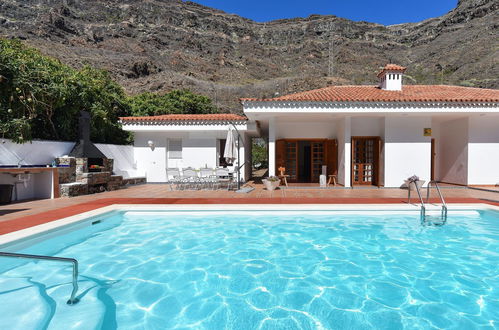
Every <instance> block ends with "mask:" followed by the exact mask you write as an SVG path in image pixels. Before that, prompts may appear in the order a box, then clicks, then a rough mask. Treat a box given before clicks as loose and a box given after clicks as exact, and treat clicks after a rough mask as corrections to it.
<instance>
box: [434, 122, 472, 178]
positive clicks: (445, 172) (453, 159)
mask: <svg viewBox="0 0 499 330" xmlns="http://www.w3.org/2000/svg"><path fill="white" fill-rule="evenodd" d="M468 126H469V123H468V118H461V119H455V120H450V121H445V122H442V123H441V124H440V127H439V131H440V132H439V144H438V149H437V150H438V152H437V153H438V154H439V156H438V162H437V164H438V166H437V167H438V176H437V177H436V178H437V179H438V180H439V181H442V182H447V183H457V184H463V185H466V184H468Z"/></svg>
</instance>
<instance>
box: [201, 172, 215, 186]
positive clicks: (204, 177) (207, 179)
mask: <svg viewBox="0 0 499 330" xmlns="http://www.w3.org/2000/svg"><path fill="white" fill-rule="evenodd" d="M213 173H214V171H213V169H212V168H202V169H201V170H200V171H199V179H200V181H201V184H202V185H203V186H204V187H206V188H211V189H213V187H214V184H215V182H216V177H215V175H214V174H213Z"/></svg>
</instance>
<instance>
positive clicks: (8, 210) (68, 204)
mask: <svg viewBox="0 0 499 330" xmlns="http://www.w3.org/2000/svg"><path fill="white" fill-rule="evenodd" d="M254 186H255V188H256V189H255V190H254V191H252V192H251V193H248V194H240V193H235V192H230V191H224V190H221V191H210V190H202V191H170V189H169V187H168V186H167V185H165V184H146V185H140V186H133V187H128V188H127V189H122V190H117V191H110V192H104V193H100V194H95V195H87V196H79V197H73V198H59V199H53V200H36V201H26V202H20V203H13V204H8V205H0V235H1V234H6V233H9V232H13V231H16V230H20V229H24V228H28V227H32V226H36V225H39V224H42V223H46V222H50V221H54V220H57V219H61V218H64V217H68V216H72V215H76V214H79V213H82V212H87V211H91V210H95V209H98V208H101V207H104V206H108V205H112V204H401V203H407V191H406V190H402V189H376V188H372V189H365V188H364V189H300V188H298V189H282V190H276V191H273V192H269V191H266V190H264V189H263V187H262V186H261V185H254ZM443 193H444V196H445V197H446V201H447V202H448V203H488V204H492V205H498V206H499V194H498V193H496V192H490V191H479V190H472V189H467V188H457V189H443ZM414 201H415V200H414ZM432 202H437V200H434V201H432Z"/></svg>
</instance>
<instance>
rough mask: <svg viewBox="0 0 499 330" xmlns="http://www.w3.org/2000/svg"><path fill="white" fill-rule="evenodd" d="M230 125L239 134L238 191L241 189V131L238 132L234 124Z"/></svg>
mask: <svg viewBox="0 0 499 330" xmlns="http://www.w3.org/2000/svg"><path fill="white" fill-rule="evenodd" d="M230 124H231V125H232V127H234V130H235V131H236V133H237V190H239V189H241V158H240V156H239V153H240V148H241V141H240V140H241V139H240V137H241V134H239V131H238V130H237V127H236V125H234V123H233V122H231V123H230Z"/></svg>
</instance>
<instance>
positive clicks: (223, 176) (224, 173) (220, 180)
mask: <svg viewBox="0 0 499 330" xmlns="http://www.w3.org/2000/svg"><path fill="white" fill-rule="evenodd" d="M215 176H216V186H217V187H219V188H220V187H221V186H222V185H224V184H225V185H227V190H230V188H231V187H232V183H233V179H232V175H231V173H230V171H229V169H228V168H217V169H216V170H215Z"/></svg>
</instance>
